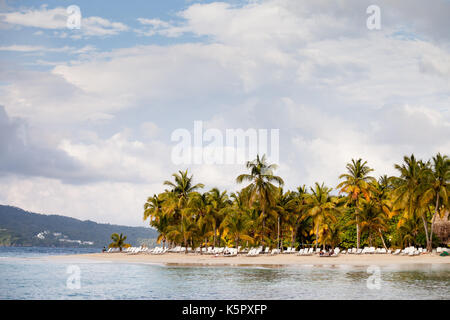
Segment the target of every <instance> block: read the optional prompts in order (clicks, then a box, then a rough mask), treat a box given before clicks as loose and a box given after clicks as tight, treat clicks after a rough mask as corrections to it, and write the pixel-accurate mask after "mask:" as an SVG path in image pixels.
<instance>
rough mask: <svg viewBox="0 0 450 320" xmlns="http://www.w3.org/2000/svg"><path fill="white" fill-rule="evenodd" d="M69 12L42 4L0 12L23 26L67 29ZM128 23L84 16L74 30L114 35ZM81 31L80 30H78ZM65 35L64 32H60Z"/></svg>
mask: <svg viewBox="0 0 450 320" xmlns="http://www.w3.org/2000/svg"><path fill="white" fill-rule="evenodd" d="M68 16H69V14H68V13H67V9H66V8H62V7H57V8H53V9H48V8H47V6H41V7H40V8H39V9H24V10H20V11H12V12H6V13H0V21H2V22H4V23H7V24H10V25H15V26H22V27H33V28H40V29H48V30H66V31H72V30H69V29H68V28H67V19H68ZM128 29H129V28H128V26H127V25H125V24H123V23H121V22H114V21H110V20H108V19H105V18H102V17H96V16H91V17H83V16H82V19H81V26H80V29H79V30H74V32H75V35H82V36H87V37H89V36H112V35H117V34H119V33H120V32H124V31H127V30H128ZM78 31H79V32H78ZM58 35H60V36H63V34H60V33H58Z"/></svg>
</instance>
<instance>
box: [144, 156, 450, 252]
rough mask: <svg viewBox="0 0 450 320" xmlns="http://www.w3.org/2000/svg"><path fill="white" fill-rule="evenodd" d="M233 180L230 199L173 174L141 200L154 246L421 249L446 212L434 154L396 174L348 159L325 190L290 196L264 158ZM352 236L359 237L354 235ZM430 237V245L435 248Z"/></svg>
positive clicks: (444, 186)
mask: <svg viewBox="0 0 450 320" xmlns="http://www.w3.org/2000/svg"><path fill="white" fill-rule="evenodd" d="M246 167H247V170H248V171H249V172H247V173H244V174H241V175H239V176H238V177H237V178H236V182H237V183H243V182H246V184H245V185H244V187H243V189H242V190H240V191H238V192H236V193H232V194H231V195H230V197H228V194H227V192H226V191H222V192H221V191H219V190H218V189H217V188H214V189H212V190H210V191H207V192H204V193H201V192H200V191H199V189H201V188H203V184H194V183H193V176H192V175H191V176H189V175H188V172H187V171H184V172H183V171H179V173H177V174H174V175H173V177H174V180H175V181H174V182H170V181H166V182H165V183H164V184H165V185H167V186H169V187H170V189H169V190H166V191H165V192H163V193H160V194H158V195H154V196H153V197H150V198H148V200H147V203H146V204H145V206H144V219H149V221H150V225H151V226H154V227H155V228H156V229H157V230H158V231H159V232H160V236H159V238H158V241H163V242H166V241H167V242H169V243H171V244H179V245H180V244H181V245H184V246H196V245H198V244H200V245H202V246H207V245H213V246H216V245H219V246H221V245H223V244H226V245H234V246H238V245H240V244H242V245H244V246H247V245H248V244H250V245H264V246H269V247H272V248H274V247H291V246H292V245H294V246H297V247H303V246H310V245H311V244H316V245H320V246H331V247H333V246H340V247H342V248H353V247H357V246H358V244H359V245H360V247H363V246H369V245H370V246H376V247H383V246H384V245H386V247H403V246H406V245H409V244H411V245H420V246H427V244H428V246H427V247H429V245H430V243H431V240H430V241H427V236H426V235H425V232H424V230H425V229H424V223H423V221H425V226H426V230H427V232H428V233H429V236H428V237H431V229H432V225H431V224H432V223H431V221H432V220H433V217H434V216H436V215H442V214H443V213H444V212H445V211H446V210H448V209H449V202H448V192H449V185H448V180H449V177H450V162H449V160H448V157H447V156H442V155H440V154H438V155H437V156H436V157H433V159H432V161H427V162H424V161H421V160H418V159H416V158H415V157H414V156H413V155H412V156H411V157H405V158H404V163H403V164H396V165H395V168H396V169H397V170H398V172H399V176H393V177H388V176H386V175H384V176H381V177H380V178H379V179H378V180H376V179H375V178H374V177H372V176H370V175H369V174H370V173H371V172H373V169H372V168H370V167H369V166H368V165H367V162H366V161H363V160H362V159H358V160H355V159H352V161H351V162H350V163H348V164H347V166H346V169H347V172H346V173H344V174H342V175H340V176H339V177H340V179H341V180H342V181H341V182H340V183H339V185H338V186H337V189H338V191H339V192H340V193H339V195H338V196H334V195H333V193H332V188H328V187H325V185H324V184H323V183H322V184H319V183H315V184H314V186H313V187H312V188H307V187H306V186H304V185H303V186H301V187H299V188H297V189H296V191H289V190H288V191H285V190H283V189H282V184H283V179H282V178H281V177H278V176H276V175H275V174H274V171H275V169H276V168H277V166H276V165H274V164H268V163H266V159H265V156H263V157H259V156H258V157H257V158H256V159H255V160H254V161H249V162H248V163H247V165H246ZM357 230H359V233H358V232H357ZM435 239H436V236H435V235H433V241H432V242H433V245H436V244H437V243H439V240H435Z"/></svg>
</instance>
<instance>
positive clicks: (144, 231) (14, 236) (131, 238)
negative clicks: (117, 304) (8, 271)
mask: <svg viewBox="0 0 450 320" xmlns="http://www.w3.org/2000/svg"><path fill="white" fill-rule="evenodd" d="M114 232H117V233H119V234H120V233H123V234H124V235H126V236H127V240H126V242H127V243H130V244H131V245H139V244H141V243H146V244H148V243H154V241H155V239H156V238H157V237H158V232H157V231H156V230H154V229H152V228H150V227H127V226H119V225H112V224H103V223H96V222H93V221H89V220H86V221H81V220H78V219H75V218H69V217H64V216H58V215H45V214H38V213H32V212H28V211H24V210H22V209H20V208H16V207H11V206H4V205H0V246H51V247H52V246H55V247H103V246H107V245H108V244H109V243H110V242H111V241H110V237H111V234H112V233H114Z"/></svg>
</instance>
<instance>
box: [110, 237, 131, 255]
mask: <svg viewBox="0 0 450 320" xmlns="http://www.w3.org/2000/svg"><path fill="white" fill-rule="evenodd" d="M126 239H127V237H126V236H123V235H122V234H120V235H119V234H117V233H113V234H112V235H111V240H112V242H111V243H110V244H109V246H108V248H119V250H120V252H122V248H128V247H131V245H130V244H128V243H125V240H126Z"/></svg>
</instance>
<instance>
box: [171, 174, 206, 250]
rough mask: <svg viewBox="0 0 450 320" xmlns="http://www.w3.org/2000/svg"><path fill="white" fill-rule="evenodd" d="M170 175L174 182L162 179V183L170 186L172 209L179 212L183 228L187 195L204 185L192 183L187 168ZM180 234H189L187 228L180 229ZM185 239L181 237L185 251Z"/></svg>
mask: <svg viewBox="0 0 450 320" xmlns="http://www.w3.org/2000/svg"><path fill="white" fill-rule="evenodd" d="M172 176H173V177H174V180H175V183H174V182H171V181H167V180H166V181H164V185H167V186H170V187H172V189H171V190H170V193H171V194H172V199H174V200H175V206H174V207H173V209H174V210H175V211H178V212H180V214H181V224H180V227H181V228H183V227H184V226H185V225H186V223H187V219H184V213H186V212H187V210H186V207H187V203H188V201H189V196H190V195H191V194H192V193H193V192H195V191H196V190H198V189H201V188H203V187H204V185H203V184H202V183H198V184H193V176H192V175H191V176H190V177H188V171H187V170H186V171H181V170H180V171H178V173H174V174H173V175H172ZM172 231H174V230H172ZM180 234H182V235H184V236H185V235H187V234H189V232H188V231H187V230H180ZM187 240H188V238H186V237H184V238H183V242H184V245H185V248H186V252H185V253H187V252H188V250H187V248H188V247H187Z"/></svg>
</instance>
